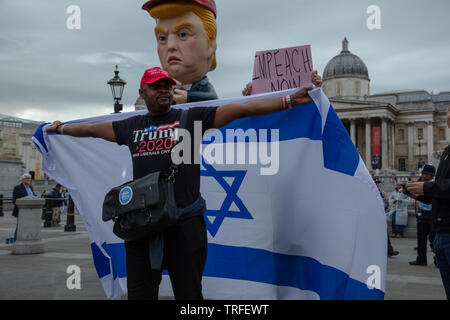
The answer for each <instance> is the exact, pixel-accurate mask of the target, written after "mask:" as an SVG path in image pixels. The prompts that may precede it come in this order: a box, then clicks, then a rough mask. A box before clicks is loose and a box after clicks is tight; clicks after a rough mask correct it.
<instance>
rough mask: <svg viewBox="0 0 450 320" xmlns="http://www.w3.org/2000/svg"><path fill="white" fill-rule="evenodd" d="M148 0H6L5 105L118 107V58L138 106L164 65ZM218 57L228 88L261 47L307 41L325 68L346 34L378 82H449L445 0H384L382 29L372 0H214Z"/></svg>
mask: <svg viewBox="0 0 450 320" xmlns="http://www.w3.org/2000/svg"><path fill="white" fill-rule="evenodd" d="M142 3H144V0H142V1H129V0H117V1H114V2H113V1H107V0H96V1H91V0H77V1H69V0H60V1H54V0H40V1H39V4H37V2H36V1H35V0H21V1H5V0H3V1H1V0H0V12H2V19H0V69H1V70H2V77H0V113H6V114H11V115H15V116H18V115H29V116H30V117H31V118H32V119H39V120H47V121H50V120H53V119H55V117H56V116H58V115H59V114H64V117H66V115H67V117H69V116H70V117H77V118H79V117H82V116H83V115H93V114H95V115H98V114H99V113H98V112H110V111H112V96H111V92H110V89H109V87H108V86H107V84H106V82H107V81H108V80H109V79H111V78H112V77H113V76H114V73H113V71H114V66H115V65H116V64H118V65H119V70H120V77H121V78H123V79H124V80H126V81H127V86H126V87H125V91H124V96H123V103H124V104H125V105H127V106H130V108H132V106H133V104H134V102H135V100H136V98H137V96H138V93H137V88H138V85H139V81H140V77H141V75H142V73H143V71H144V70H145V69H147V68H149V67H151V66H155V65H159V59H158V56H157V53H156V42H155V36H154V32H153V29H154V26H155V22H154V20H153V19H152V18H151V17H150V16H149V15H148V13H147V12H144V11H143V10H141V8H140V7H141V5H142ZM72 4H77V5H79V6H80V8H81V29H80V30H68V29H67V27H66V19H67V18H68V16H69V15H68V14H67V13H66V9H67V7H68V6H69V5H72ZM216 4H217V8H218V17H217V23H218V39H217V43H218V51H217V58H218V67H217V69H216V70H215V71H213V72H210V73H209V74H208V77H209V78H210V80H211V82H212V83H213V84H214V86H215V87H216V91H217V92H218V94H219V96H220V97H222V98H227V97H232V96H237V95H240V94H241V90H242V89H243V87H244V86H245V84H246V83H247V82H248V81H250V80H251V75H252V70H253V58H254V53H255V51H258V50H265V49H275V48H285V47H292V46H295V45H304V44H310V45H311V48H312V54H313V64H314V67H315V68H316V69H317V70H319V73H322V72H323V70H324V68H325V66H326V64H327V63H328V61H329V60H330V59H331V58H332V57H334V56H335V55H337V54H339V52H340V51H341V41H342V40H343V38H344V37H347V38H348V40H349V47H350V50H351V52H352V53H354V54H356V55H358V56H359V57H360V58H361V59H362V60H363V61H364V62H365V63H366V65H367V67H368V70H369V76H370V78H371V92H381V91H392V90H396V89H400V88H411V89H425V90H428V91H431V90H433V91H435V92H438V91H448V90H450V88H449V83H450V73H449V72H448V70H449V69H450V68H449V62H448V56H449V53H450V49H449V43H450V41H449V40H450V35H449V34H448V32H447V31H448V30H450V19H448V18H447V15H448V12H450V2H449V1H448V0H433V1H432V2H426V1H419V0H415V1H413V0H397V1H390V0H378V1H376V4H377V5H379V7H380V9H381V26H382V28H381V29H380V30H373V31H371V30H368V29H367V27H366V19H367V17H368V15H367V13H366V9H367V7H368V6H369V5H372V4H374V3H373V1H372V0H346V1H339V2H337V1H310V2H307V1H298V0H280V1H278V2H274V1H272V0H271V1H269V0H258V1H256V0H254V1H242V0H216Z"/></svg>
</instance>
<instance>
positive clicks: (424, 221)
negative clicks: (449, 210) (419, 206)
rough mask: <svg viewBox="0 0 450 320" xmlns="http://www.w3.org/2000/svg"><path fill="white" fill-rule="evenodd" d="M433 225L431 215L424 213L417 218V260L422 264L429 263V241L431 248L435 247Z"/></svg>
mask: <svg viewBox="0 0 450 320" xmlns="http://www.w3.org/2000/svg"><path fill="white" fill-rule="evenodd" d="M431 224H432V219H431V213H428V214H423V213H422V215H421V216H419V217H417V260H419V261H422V262H426V261H427V239H428V240H429V241H430V247H432V246H433V241H434V233H433V231H432V230H431Z"/></svg>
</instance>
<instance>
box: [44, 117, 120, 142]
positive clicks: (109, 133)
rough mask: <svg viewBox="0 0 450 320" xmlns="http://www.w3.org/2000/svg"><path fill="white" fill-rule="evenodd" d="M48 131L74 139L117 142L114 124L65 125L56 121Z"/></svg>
mask: <svg viewBox="0 0 450 320" xmlns="http://www.w3.org/2000/svg"><path fill="white" fill-rule="evenodd" d="M46 131H47V132H57V133H62V134H65V135H68V136H72V137H79V138H86V137H91V138H102V139H104V140H106V141H110V142H116V136H115V134H114V129H113V126H112V122H100V123H94V124H90V123H86V124H63V123H62V122H61V121H55V122H53V123H52V124H51V125H50V126H48V127H47V128H46Z"/></svg>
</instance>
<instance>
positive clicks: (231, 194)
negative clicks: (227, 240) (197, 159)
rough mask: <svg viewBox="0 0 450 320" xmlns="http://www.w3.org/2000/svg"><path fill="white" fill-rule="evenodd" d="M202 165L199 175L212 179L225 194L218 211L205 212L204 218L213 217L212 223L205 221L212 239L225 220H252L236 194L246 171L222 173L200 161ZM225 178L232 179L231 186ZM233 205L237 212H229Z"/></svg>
mask: <svg viewBox="0 0 450 320" xmlns="http://www.w3.org/2000/svg"><path fill="white" fill-rule="evenodd" d="M202 164H203V167H204V168H205V170H201V171H200V175H201V176H203V177H213V178H214V179H216V181H217V182H218V183H219V184H220V185H221V186H222V188H223V189H224V190H225V192H226V193H227V196H226V197H225V200H224V201H223V203H222V206H221V207H220V209H219V210H206V212H205V217H214V218H215V219H214V221H213V222H211V221H210V220H209V219H205V221H206V227H207V229H208V232H209V233H210V234H211V236H212V237H213V238H214V237H215V236H216V234H217V231H219V229H220V226H221V225H222V223H223V221H224V220H225V218H231V219H253V217H252V216H251V215H250V212H249V211H248V210H247V208H246V207H245V205H244V203H243V202H242V200H241V199H240V198H239V197H238V195H237V193H238V191H239V188H240V187H241V184H242V181H244V177H245V175H246V173H247V171H244V170H233V171H223V170H216V169H215V168H214V167H213V166H212V165H210V164H208V163H206V162H205V160H204V159H202ZM225 177H227V178H228V177H229V178H234V181H233V183H232V184H231V186H230V185H229V184H228V183H227V182H226V181H225V179H224V178H225ZM233 203H234V204H235V205H236V207H237V208H238V209H239V211H237V212H236V211H231V210H230V208H231V205H232V204H233Z"/></svg>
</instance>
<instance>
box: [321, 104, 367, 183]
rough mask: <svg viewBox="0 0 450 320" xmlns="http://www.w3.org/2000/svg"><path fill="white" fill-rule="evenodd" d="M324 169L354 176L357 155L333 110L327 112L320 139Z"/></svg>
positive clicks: (357, 162) (357, 160) (357, 161)
mask: <svg viewBox="0 0 450 320" xmlns="http://www.w3.org/2000/svg"><path fill="white" fill-rule="evenodd" d="M322 145H323V160H324V166H325V168H328V169H330V170H335V171H339V172H342V173H346V174H349V175H351V176H352V175H354V174H355V172H356V169H357V168H358V164H359V154H358V151H357V150H356V148H355V145H354V144H353V142H352V140H351V139H350V137H349V135H348V133H347V130H346V129H345V127H344V126H343V124H342V122H341V120H340V119H339V117H338V115H337V114H336V112H335V111H334V109H333V108H330V110H329V111H328V116H327V120H326V122H325V128H324V131H323V138H322Z"/></svg>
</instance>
